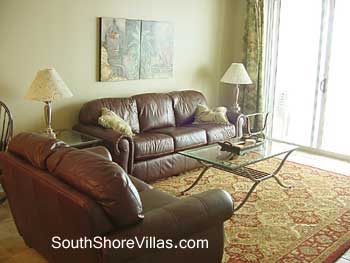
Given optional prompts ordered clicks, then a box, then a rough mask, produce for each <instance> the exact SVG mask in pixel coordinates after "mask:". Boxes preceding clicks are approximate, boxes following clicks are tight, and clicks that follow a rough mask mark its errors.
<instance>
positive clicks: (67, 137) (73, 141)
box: [55, 129, 103, 149]
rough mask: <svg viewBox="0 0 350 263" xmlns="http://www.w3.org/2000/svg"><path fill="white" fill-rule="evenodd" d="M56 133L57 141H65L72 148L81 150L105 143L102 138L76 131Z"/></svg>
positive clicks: (57, 131) (59, 131)
mask: <svg viewBox="0 0 350 263" xmlns="http://www.w3.org/2000/svg"><path fill="white" fill-rule="evenodd" d="M55 133H56V139H58V140H60V141H63V142H64V143H66V144H67V145H69V146H71V147H75V148H79V149H82V148H89V147H93V146H98V145H102V142H103V140H102V139H100V138H97V137H94V136H91V135H88V134H85V133H82V132H78V131H74V130H68V129H62V130H55Z"/></svg>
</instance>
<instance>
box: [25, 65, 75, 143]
mask: <svg viewBox="0 0 350 263" xmlns="http://www.w3.org/2000/svg"><path fill="white" fill-rule="evenodd" d="M72 96H73V94H72V92H71V91H70V90H69V89H68V87H67V85H66V84H65V83H64V81H63V80H62V79H61V77H60V75H58V73H57V71H56V70H55V69H54V68H48V69H43V70H39V71H38V73H37V74H36V77H35V79H34V80H33V82H32V85H31V86H30V88H29V89H28V91H27V94H26V95H25V98H26V99H28V100H36V101H41V102H44V103H45V107H44V114H45V122H46V126H47V128H46V130H45V133H46V134H47V135H48V136H49V137H52V138H55V137H56V135H55V133H54V131H53V129H52V127H51V121H52V118H51V114H52V107H51V103H52V102H53V101H55V100H59V99H63V98H69V97H72Z"/></svg>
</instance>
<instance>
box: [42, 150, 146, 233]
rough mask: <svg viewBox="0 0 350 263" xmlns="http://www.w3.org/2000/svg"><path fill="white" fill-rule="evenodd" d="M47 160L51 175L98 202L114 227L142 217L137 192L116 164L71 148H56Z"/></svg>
mask: <svg viewBox="0 0 350 263" xmlns="http://www.w3.org/2000/svg"><path fill="white" fill-rule="evenodd" d="M47 162H48V163H49V165H48V167H49V171H50V172H51V173H52V174H53V175H55V176H57V177H58V178H60V179H62V180H63V181H65V182H66V183H67V184H69V185H70V186H72V187H74V188H75V189H77V190H78V191H80V192H82V193H84V194H86V195H87V196H89V197H90V198H92V199H93V200H95V201H96V202H97V203H98V204H100V205H101V206H102V208H103V209H104V211H105V212H106V214H107V215H108V216H109V217H110V218H111V220H112V221H113V223H114V224H115V225H116V226H118V227H122V226H127V225H132V224H135V223H136V222H138V221H139V220H141V219H143V212H142V203H141V199H140V196H139V193H138V192H137V190H136V188H135V186H134V185H133V183H132V182H131V180H130V178H129V176H128V175H127V174H126V173H125V172H124V170H123V169H122V168H121V167H120V166H118V165H117V164H116V163H114V162H111V161H110V160H108V159H106V158H105V157H104V156H101V155H99V154H96V153H92V152H90V151H86V150H77V149H73V148H66V149H59V150H57V151H56V152H55V153H53V154H52V155H51V156H50V157H49V158H48V160H47Z"/></svg>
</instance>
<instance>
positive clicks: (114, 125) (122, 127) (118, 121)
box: [98, 108, 134, 136]
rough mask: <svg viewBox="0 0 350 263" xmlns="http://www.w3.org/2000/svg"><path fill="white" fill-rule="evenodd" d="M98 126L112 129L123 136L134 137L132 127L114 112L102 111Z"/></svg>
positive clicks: (105, 109) (103, 109) (104, 109)
mask: <svg viewBox="0 0 350 263" xmlns="http://www.w3.org/2000/svg"><path fill="white" fill-rule="evenodd" d="M98 124H100V125H101V126H103V127H105V128H111V129H113V130H115V131H117V132H119V133H121V134H125V135H129V136H132V135H134V134H133V132H132V130H131V127H130V125H129V124H128V123H127V122H126V121H124V120H123V119H122V118H121V117H119V116H118V115H117V114H116V113H115V112H114V111H111V110H109V109H107V108H102V109H101V116H100V117H99V118H98Z"/></svg>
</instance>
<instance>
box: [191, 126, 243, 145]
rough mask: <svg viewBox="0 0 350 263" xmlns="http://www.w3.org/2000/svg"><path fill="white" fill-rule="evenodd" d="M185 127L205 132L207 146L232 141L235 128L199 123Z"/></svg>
mask: <svg viewBox="0 0 350 263" xmlns="http://www.w3.org/2000/svg"><path fill="white" fill-rule="evenodd" d="M186 127H195V128H199V129H203V130H205V131H206V133H207V141H208V144H212V143H216V142H220V141H225V140H228V139H232V138H233V137H235V135H236V127H235V126H234V125H233V124H216V123H204V124H203V123H201V124H191V125H188V126H186Z"/></svg>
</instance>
